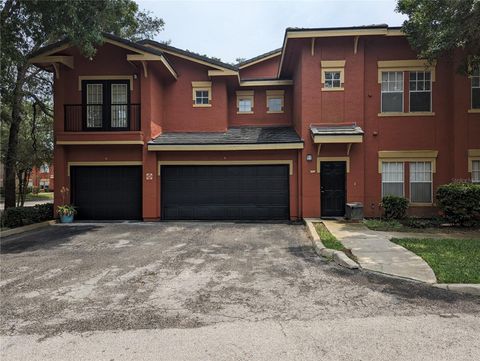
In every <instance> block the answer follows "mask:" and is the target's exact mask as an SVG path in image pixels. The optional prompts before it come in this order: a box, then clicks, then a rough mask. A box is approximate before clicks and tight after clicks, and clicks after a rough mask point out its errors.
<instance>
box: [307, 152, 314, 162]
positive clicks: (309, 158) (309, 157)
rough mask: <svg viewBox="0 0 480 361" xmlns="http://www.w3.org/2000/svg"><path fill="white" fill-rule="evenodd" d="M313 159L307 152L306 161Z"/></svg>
mask: <svg viewBox="0 0 480 361" xmlns="http://www.w3.org/2000/svg"><path fill="white" fill-rule="evenodd" d="M312 160H313V156H312V155H311V154H307V161H308V162H311V161H312Z"/></svg>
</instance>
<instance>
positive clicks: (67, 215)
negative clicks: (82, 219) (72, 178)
mask: <svg viewBox="0 0 480 361" xmlns="http://www.w3.org/2000/svg"><path fill="white" fill-rule="evenodd" d="M68 192H69V189H68V188H67V187H65V186H63V187H62V188H61V189H60V193H61V194H62V203H63V204H62V205H60V206H57V212H58V215H59V216H60V223H72V222H73V216H74V215H75V213H77V211H76V210H75V207H74V206H72V205H71V204H65V198H66V196H67V194H68Z"/></svg>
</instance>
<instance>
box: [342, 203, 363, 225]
mask: <svg viewBox="0 0 480 361" xmlns="http://www.w3.org/2000/svg"><path fill="white" fill-rule="evenodd" d="M345 218H346V219H350V220H352V221H361V220H362V219H363V203H360V202H354V203H347V204H346V205H345Z"/></svg>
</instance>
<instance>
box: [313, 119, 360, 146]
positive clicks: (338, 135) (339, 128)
mask: <svg viewBox="0 0 480 361" xmlns="http://www.w3.org/2000/svg"><path fill="white" fill-rule="evenodd" d="M310 134H311V135H312V138H313V142H314V143H316V144H327V143H350V144H351V143H363V130H362V128H360V127H359V126H357V125H356V124H355V123H345V124H320V125H315V124H312V125H310Z"/></svg>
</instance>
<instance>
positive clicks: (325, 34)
mask: <svg viewBox="0 0 480 361" xmlns="http://www.w3.org/2000/svg"><path fill="white" fill-rule="evenodd" d="M340 36H352V37H355V38H357V39H358V37H360V36H405V33H404V32H403V31H402V30H401V28H399V27H393V28H391V27H388V26H387V25H380V26H371V27H350V28H330V29H329V28H324V29H291V28H288V29H287V30H285V36H284V39H283V46H282V54H281V58H280V64H279V65H278V71H277V77H278V78H279V77H280V75H281V73H282V67H283V63H284V59H285V51H286V48H287V43H288V39H305V38H310V39H312V42H313V41H314V40H313V39H316V38H329V37H340ZM357 41H358V40H357Z"/></svg>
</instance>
